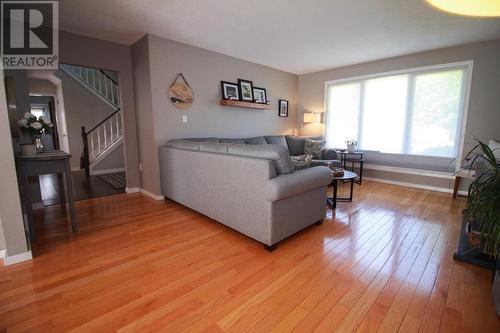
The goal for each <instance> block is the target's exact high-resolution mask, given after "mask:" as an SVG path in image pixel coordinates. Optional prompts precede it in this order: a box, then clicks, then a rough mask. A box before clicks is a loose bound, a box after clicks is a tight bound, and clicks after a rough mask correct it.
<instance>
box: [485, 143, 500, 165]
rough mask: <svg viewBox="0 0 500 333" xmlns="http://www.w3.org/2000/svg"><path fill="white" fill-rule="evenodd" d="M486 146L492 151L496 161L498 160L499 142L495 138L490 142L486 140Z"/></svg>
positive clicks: (499, 158)
mask: <svg viewBox="0 0 500 333" xmlns="http://www.w3.org/2000/svg"><path fill="white" fill-rule="evenodd" d="M488 146H489V147H490V149H491V150H492V151H493V155H494V156H495V158H496V159H497V161H498V160H500V142H498V141H496V140H490V142H488Z"/></svg>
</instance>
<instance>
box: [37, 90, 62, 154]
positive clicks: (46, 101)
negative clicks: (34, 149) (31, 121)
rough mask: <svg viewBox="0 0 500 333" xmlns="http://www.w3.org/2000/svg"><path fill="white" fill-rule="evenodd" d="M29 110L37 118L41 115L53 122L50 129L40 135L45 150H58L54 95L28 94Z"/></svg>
mask: <svg viewBox="0 0 500 333" xmlns="http://www.w3.org/2000/svg"><path fill="white" fill-rule="evenodd" d="M30 111H31V113H32V114H33V115H35V116H36V117H37V118H39V117H42V116H43V117H45V118H46V119H47V120H48V121H50V122H51V123H52V124H53V127H52V131H51V132H50V133H45V134H43V135H42V137H41V139H42V144H43V146H44V148H45V149H47V150H60V144H59V134H58V131H57V128H58V126H57V125H58V124H57V119H56V114H55V101H54V97H53V96H34V95H30Z"/></svg>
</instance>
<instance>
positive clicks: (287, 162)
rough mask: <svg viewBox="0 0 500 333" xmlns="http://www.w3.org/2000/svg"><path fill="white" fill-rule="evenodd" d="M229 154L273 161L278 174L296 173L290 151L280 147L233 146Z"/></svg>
mask: <svg viewBox="0 0 500 333" xmlns="http://www.w3.org/2000/svg"><path fill="white" fill-rule="evenodd" d="M228 153H229V154H233V155H239V156H247V157H258V158H264V159H268V160H272V161H273V162H274V166H275V168H276V172H277V173H278V174H283V173H291V172H293V171H294V170H293V164H292V160H291V159H290V155H289V154H288V149H286V148H284V147H283V146H280V145H258V146H257V145H232V146H231V147H229V149H228Z"/></svg>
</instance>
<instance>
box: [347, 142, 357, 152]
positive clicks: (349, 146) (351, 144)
mask: <svg viewBox="0 0 500 333" xmlns="http://www.w3.org/2000/svg"><path fill="white" fill-rule="evenodd" d="M345 144H346V145H347V151H348V152H350V153H354V151H355V150H356V147H357V146H358V141H356V140H346V141H345Z"/></svg>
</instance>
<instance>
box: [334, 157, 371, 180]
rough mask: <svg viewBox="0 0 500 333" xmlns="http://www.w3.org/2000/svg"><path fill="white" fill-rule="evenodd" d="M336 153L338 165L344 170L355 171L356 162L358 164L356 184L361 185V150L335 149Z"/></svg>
mask: <svg viewBox="0 0 500 333" xmlns="http://www.w3.org/2000/svg"><path fill="white" fill-rule="evenodd" d="M337 154H338V155H339V157H340V165H341V166H342V168H343V169H344V170H350V171H352V172H355V171H356V168H355V166H356V164H358V175H359V177H358V180H356V181H355V182H356V184H359V185H361V183H362V182H363V164H364V162H365V160H364V159H363V152H362V151H353V152H349V151H347V150H337ZM348 163H350V164H351V165H350V168H347V166H348Z"/></svg>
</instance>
